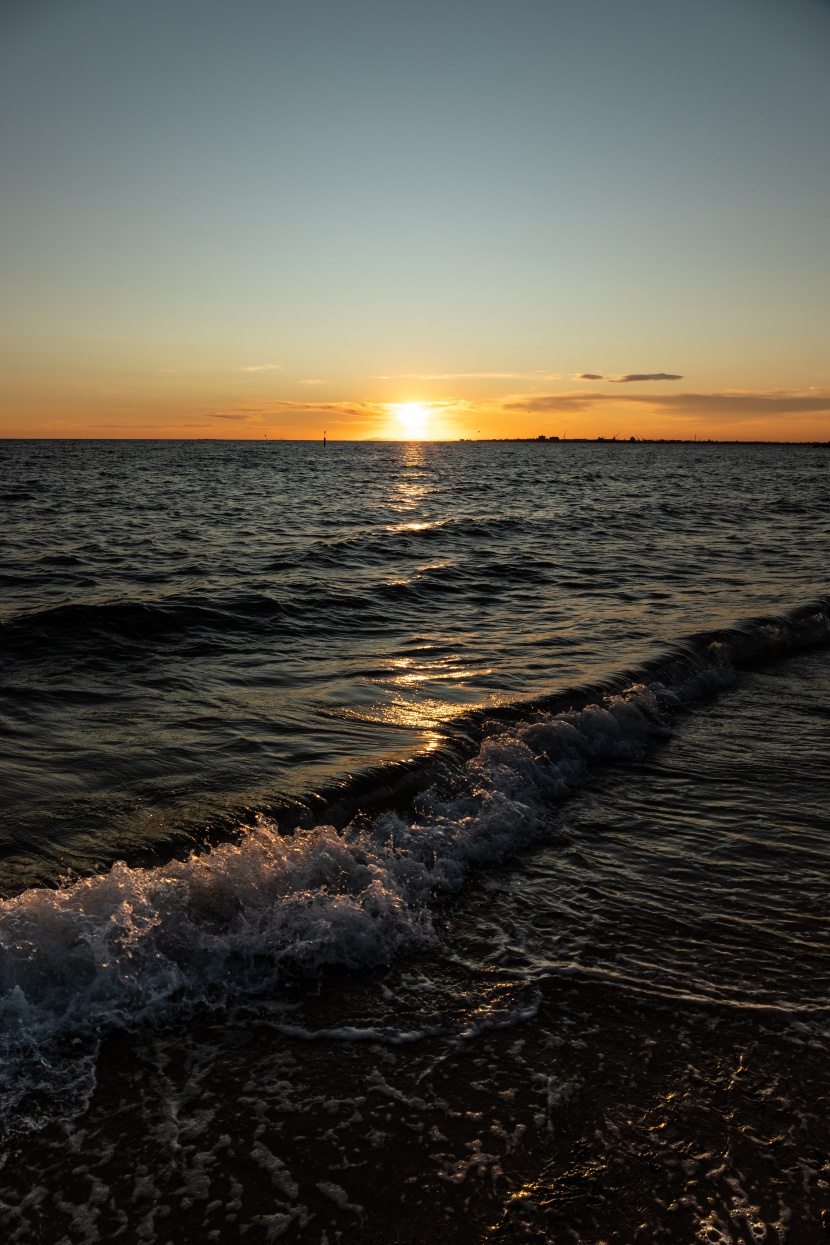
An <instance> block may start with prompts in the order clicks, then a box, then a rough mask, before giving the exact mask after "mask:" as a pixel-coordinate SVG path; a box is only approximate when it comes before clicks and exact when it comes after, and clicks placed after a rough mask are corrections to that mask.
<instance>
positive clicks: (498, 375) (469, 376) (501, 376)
mask: <svg viewBox="0 0 830 1245" xmlns="http://www.w3.org/2000/svg"><path fill="white" fill-rule="evenodd" d="M371 379H372V380H561V379H562V373H561V372H544V371H540V372H398V373H396V374H395V375H393V376H373V377H372V378H371Z"/></svg>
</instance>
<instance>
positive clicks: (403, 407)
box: [395, 402, 429, 441]
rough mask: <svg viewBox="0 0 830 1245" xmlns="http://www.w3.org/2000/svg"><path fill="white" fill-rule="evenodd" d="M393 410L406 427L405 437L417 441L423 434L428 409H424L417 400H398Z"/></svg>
mask: <svg viewBox="0 0 830 1245" xmlns="http://www.w3.org/2000/svg"><path fill="white" fill-rule="evenodd" d="M395 412H396V414H397V416H398V419H399V420H400V421H401V423H402V424H403V426H404V428H405V429H406V432H407V437H408V438H409V439H410V440H412V441H417V440H418V438H419V437H421V436H422V435H423V432H424V428H425V426H426V422H427V420H428V419H429V411H427V410H425V409H424V408H423V407H422V406H421V404H420V403H419V402H400V403H398V405H397V406H396V407H395Z"/></svg>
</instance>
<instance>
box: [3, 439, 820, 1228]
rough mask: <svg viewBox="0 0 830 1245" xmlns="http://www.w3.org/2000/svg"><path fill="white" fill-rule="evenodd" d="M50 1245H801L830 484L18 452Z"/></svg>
mask: <svg viewBox="0 0 830 1245" xmlns="http://www.w3.org/2000/svg"><path fill="white" fill-rule="evenodd" d="M0 507H1V508H2V514H3V519H4V522H3V526H2V531H1V532H0V542H2V543H1V545H0V548H2V556H0V594H1V595H0V654H2V669H1V670H0V790H2V793H3V800H2V807H1V808H0V895H2V901H1V902H0V1052H2V1065H0V1095H1V1096H2V1105H3V1112H2V1132H3V1138H4V1140H3V1146H4V1150H3V1153H4V1165H3V1167H2V1170H0V1221H2V1222H3V1223H4V1225H5V1226H6V1228H7V1231H8V1233H9V1239H12V1240H15V1241H17V1240H20V1241H27V1240H32V1241H53V1240H54V1241H55V1242H58V1241H63V1240H68V1241H71V1242H73V1243H74V1242H76V1241H77V1242H80V1241H90V1242H92V1241H98V1240H107V1239H114V1238H115V1237H116V1236H118V1238H119V1239H124V1240H136V1241H147V1242H151V1241H159V1242H162V1243H163V1242H167V1241H176V1242H178V1241H181V1240H202V1239H204V1240H220V1241H225V1240H227V1241H232V1240H233V1241H235V1240H238V1239H239V1237H240V1235H245V1236H247V1237H248V1238H249V1239H250V1240H252V1241H255V1240H264V1241H271V1240H276V1239H282V1238H285V1239H286V1240H300V1241H304V1242H305V1241H309V1242H311V1241H313V1242H314V1243H315V1245H317V1243H318V1242H320V1243H321V1245H323V1243H324V1242H325V1243H326V1245H334V1242H335V1241H341V1240H342V1241H360V1242H362V1241H375V1240H376V1241H379V1242H380V1241H384V1242H392V1241H400V1242H421V1241H431V1240H433V1239H435V1237H436V1235H440V1236H442V1237H443V1238H445V1239H446V1240H448V1241H458V1242H463V1243H466V1242H470V1243H473V1242H484V1241H490V1240H492V1241H503V1242H512V1241H520V1240H551V1241H559V1240H563V1241H564V1240H568V1241H578V1242H586V1245H587V1243H588V1242H591V1243H592V1245H600V1242H606V1243H610V1242H612V1241H614V1242H617V1241H619V1242H620V1243H622V1242H629V1241H635V1240H636V1241H643V1242H646V1241H652V1240H655V1241H656V1240H667V1241H690V1242H691V1241H702V1242H710V1243H711V1245H715V1243H716V1242H724V1243H726V1242H730V1241H732V1242H737V1241H741V1242H759V1241H770V1242H774V1241H784V1240H787V1241H788V1242H794V1243H795V1245H799V1242H807V1243H810V1242H814V1241H815V1242H817V1241H819V1240H822V1239H826V1230H827V1229H828V1228H830V1197H829V1196H828V1192H830V1150H829V1149H828V1140H827V1139H828V1131H827V1113H828V1102H827V1093H828V1081H827V1073H826V1067H827V1055H828V1038H830V984H828V972H827V970H828V964H829V963H830V954H829V952H830V946H829V945H828V944H829V943H830V927H828V915H830V912H829V911H828V909H829V908H830V901H828V890H827V876H828V864H830V816H828V799H827V796H828V791H830V766H828V754H829V753H830V748H828V745H829V744H830V695H829V694H828V693H830V647H828V640H830V602H828V592H830V589H828V571H827V549H828V548H830V452H828V450H827V449H826V448H825V447H809V446H721V445H708V444H701V445H669V444H666V445H651V444H649V445H646V444H639V443H635V444H629V443H624V444H604V445H603V444H584V443H559V444H544V445H538V444H523V443H505V444H488V443H481V444H476V443H474V444H468V443H463V444H419V443H410V444H387V443H376V444H345V443H344V444H337V443H334V444H330V445H329V446H328V447H326V449H325V450H324V449H323V448H322V447H321V446H320V445H316V444H309V443H291V442H278V443H268V442H263V443H250V442H248V443H221V444H220V443H212V442H202V443H193V442H188V443H170V442H164V443H162V442H157V443H152V442H150V443H146V442H144V443H113V442H83V443H81V442H76V443H57V442H54V443H53V442H39V443H34V442H5V443H3V444H2V445H0Z"/></svg>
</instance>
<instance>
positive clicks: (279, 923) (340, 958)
mask: <svg viewBox="0 0 830 1245" xmlns="http://www.w3.org/2000/svg"><path fill="white" fill-rule="evenodd" d="M681 693H682V694H681ZM690 695H691V692H690V691H689V690H688V689H680V690H679V691H678V690H677V689H675V690H673V691H672V692H669V691H667V689H664V688H662V687H660V686H657V687H655V688H650V687H646V686H643V685H637V686H634V687H631V688H629V689H628V690H627V691H625V692H623V693H621V694H619V695H614V696H609V697H606V698H605V700H604V701H603V703H602V704H595V705H589V706H587V707H586V708H584V709H581V710H571V711H569V712H566V713H559V714H554V715H545V714H539V715H537V716H535V717H534V718H533V719H532V720H530V721H526V722H523V723H519V724H518V725H516V726H515V727H513V728H511V729H508V730H504V731H502V732H501V733H499V734H494V735H491V736H490V737H489V738H486V739H485V740H484V741H483V743H482V745H481V747H480V750H479V752H478V754H477V755H476V756H475V757H474V758H473V759H472V760H470V761H469V762H468V763H467V765H466V766H464V767H463V769H462V771H461V772H460V773H459V774H458V776H457V780H456V781H455V782H454V785H453V789H452V791H451V792H449V793H446V792H443V793H439V792H437V791H436V790H429V791H426V792H424V793H423V794H422V795H421V796H420V797H419V799H418V800H417V802H416V806H415V811H414V814H413V815H412V816H411V817H410V818H406V819H405V818H402V817H399V816H396V815H393V814H387V815H384V816H381V817H379V818H378V819H377V820H376V821H375V822H374V823H372V824H371V825H368V826H367V825H366V824H360V825H353V826H350V827H348V828H347V829H346V830H345V831H343V832H338V831H336V830H335V829H334V828H333V827H331V826H325V825H323V826H317V827H315V828H313V829H301V830H297V831H296V832H295V833H294V834H293V835H290V836H284V835H282V834H280V833H279V831H278V829H277V827H276V826H275V825H274V824H273V823H271V822H269V821H268V820H267V819H264V818H263V819H260V821H259V822H258V823H257V825H256V826H255V827H254V828H253V829H252V830H250V832H249V833H247V834H246V835H245V837H244V838H243V839H242V840H241V841H240V842H238V843H228V844H224V845H222V846H219V847H216V848H214V849H213V850H212V851H207V852H204V853H202V854H199V855H193V856H191V857H190V858H189V859H187V860H184V861H172V862H170V863H169V864H166V865H163V866H157V867H154V868H149V869H142V868H129V867H128V866H127V865H125V864H123V863H119V864H116V865H114V866H113V868H112V869H111V870H110V871H109V872H108V873H106V874H103V875H100V876H98V877H92V878H88V879H85V880H83V881H79V882H76V883H74V884H72V885H70V886H66V887H64V888H62V889H59V890H30V891H27V892H25V893H24V894H22V895H20V896H18V897H17V898H15V899H11V900H8V901H6V902H5V903H2V904H0V1051H2V1053H3V1054H5V1056H6V1058H5V1061H4V1068H5V1070H4V1072H3V1073H2V1074H0V1096H1V1097H2V1100H3V1105H4V1106H5V1108H6V1110H7V1111H8V1110H9V1109H11V1108H14V1107H15V1106H16V1105H17V1106H18V1107H26V1105H27V1104H29V1103H30V1101H31V1097H32V1091H33V1090H36V1089H37V1088H38V1087H40V1088H42V1089H45V1090H49V1091H50V1092H52V1093H54V1092H55V1090H56V1089H59V1090H60V1091H61V1097H62V1099H63V1100H66V1101H68V1099H69V1098H71V1094H70V1093H69V1089H70V1088H71V1090H72V1093H74V1094H75V1096H76V1098H77V1099H78V1101H79V1102H80V1100H81V1099H83V1098H84V1097H85V1096H86V1095H88V1093H89V1091H90V1089H91V1086H92V1083H93V1082H92V1079H91V1078H92V1075H93V1068H94V1055H95V1041H96V1037H97V1035H99V1034H101V1033H102V1032H104V1031H106V1030H107V1029H111V1028H113V1027H128V1026H130V1027H131V1026H133V1025H137V1024H144V1023H148V1022H150V1023H152V1022H158V1021H162V1020H165V1019H167V1018H169V1017H171V1016H174V1015H176V1014H179V1015H181V1014H182V1013H186V1012H187V1011H188V1010H190V1009H192V1008H194V1007H197V1006H209V1007H213V1006H226V1005H228V1004H234V1003H236V1002H238V1001H240V1000H241V999H244V998H246V997H248V998H250V997H256V996H257V995H260V994H265V993H267V992H273V991H274V989H275V988H276V987H278V985H279V983H280V981H281V980H284V979H285V977H286V976H288V975H294V974H297V973H302V974H307V973H309V972H314V971H317V970H319V969H320V968H321V967H323V966H324V965H341V966H344V967H348V968H360V967H366V966H371V965H378V964H382V963H386V962H388V961H389V960H390V959H391V958H392V957H393V956H395V955H396V954H397V953H398V952H400V951H402V950H412V949H415V948H418V947H424V946H426V945H428V944H429V943H430V941H431V940H432V938H433V937H434V935H433V930H432V924H431V918H430V905H431V904H432V903H433V902H434V900H435V899H436V897H437V896H440V895H441V894H443V893H446V892H448V891H453V890H456V889H457V888H458V887H459V886H461V884H462V883H463V880H464V877H465V875H466V873H467V871H468V869H469V867H470V866H471V865H483V864H489V863H493V862H495V861H498V860H501V859H502V858H503V857H505V856H506V855H507V854H509V853H510V852H513V851H515V850H516V848H517V847H519V846H521V845H522V844H524V843H527V842H529V841H530V840H531V839H533V838H535V837H538V836H540V835H542V834H544V832H545V830H546V829H547V828H548V826H549V825H550V822H551V811H550V800H551V799H556V798H559V797H561V796H563V795H566V794H567V793H568V792H570V791H573V790H574V789H576V788H577V787H579V786H580V785H581V784H583V783H584V782H585V781H586V780H587V779H588V776H589V765H590V763H591V762H594V761H601V760H608V759H613V760H619V759H624V758H630V757H635V756H637V755H639V754H640V753H641V752H642V750H643V748H644V747H645V745H646V743H647V741H648V738H649V736H650V735H652V734H654V733H660V734H665V733H666V732H667V731H668V730H669V725H668V719H667V716H666V712H665V709H666V706H667V704H669V703H670V702H671V703H680V702H682V701H683V700H684V699H685V698H686V697H687V696H690ZM286 1031H288V1027H287V1028H286ZM335 1035H338V1036H342V1037H344V1038H348V1039H350V1040H361V1039H363V1040H367V1039H368V1040H371V1039H372V1038H375V1037H382V1036H383V1037H384V1038H385V1040H389V1038H390V1036H392V1035H381V1034H380V1033H377V1034H376V1033H375V1032H374V1031H371V1032H370V1031H366V1032H365V1033H364V1032H361V1033H358V1032H356V1031H354V1030H349V1031H348V1032H347V1031H345V1030H339V1031H338V1030H332V1031H331V1036H335ZM397 1036H398V1039H399V1040H401V1041H406V1040H413V1037H414V1036H415V1035H410V1034H400V1035H397ZM418 1036H420V1035H418ZM68 1041H69V1042H72V1041H74V1042H75V1047H74V1049H73V1048H72V1046H71V1045H69V1046H68V1045H67V1042H68ZM58 1043H60V1047H61V1050H60V1054H58V1053H57V1051H58ZM73 1078H74V1079H73ZM67 1109H69V1108H67ZM37 1122H38V1119H37V1118H35V1115H32V1123H35V1124H36V1123H37Z"/></svg>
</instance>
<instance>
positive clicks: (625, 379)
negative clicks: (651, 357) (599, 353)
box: [574, 372, 683, 385]
mask: <svg viewBox="0 0 830 1245" xmlns="http://www.w3.org/2000/svg"><path fill="white" fill-rule="evenodd" d="M682 379H683V377H682V376H676V375H675V374H674V373H673V372H627V373H626V374H625V375H624V376H603V375H601V374H600V373H599V372H580V373H579V374H578V375H577V376H575V377H574V380H604V381H606V382H607V383H608V384H609V385H628V384H630V383H631V381H638V380H682Z"/></svg>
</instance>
